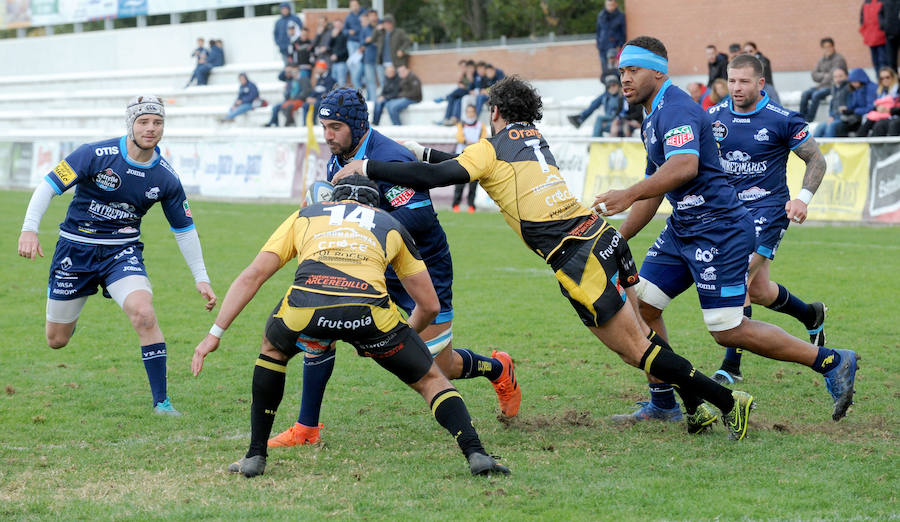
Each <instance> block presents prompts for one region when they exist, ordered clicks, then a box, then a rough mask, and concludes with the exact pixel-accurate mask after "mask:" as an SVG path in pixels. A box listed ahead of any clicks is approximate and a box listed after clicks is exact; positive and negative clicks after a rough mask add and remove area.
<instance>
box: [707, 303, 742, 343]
mask: <svg viewBox="0 0 900 522" xmlns="http://www.w3.org/2000/svg"><path fill="white" fill-rule="evenodd" d="M743 320H744V307H743V306H731V307H727V308H705V309H703V322H704V323H706V328H707V330H709V332H710V333H711V334H713V337H714V338H716V340H717V341H718V340H719V339H718V337H717V333H718V332H725V331H727V330H732V329H734V328H737V327H738V326H740V325H741V321H743Z"/></svg>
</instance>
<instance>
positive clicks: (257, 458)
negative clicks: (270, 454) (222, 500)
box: [228, 455, 266, 478]
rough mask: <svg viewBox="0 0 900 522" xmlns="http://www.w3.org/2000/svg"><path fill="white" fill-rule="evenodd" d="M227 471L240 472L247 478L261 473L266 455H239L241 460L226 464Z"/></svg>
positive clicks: (263, 469) (263, 471) (264, 469)
mask: <svg viewBox="0 0 900 522" xmlns="http://www.w3.org/2000/svg"><path fill="white" fill-rule="evenodd" d="M228 471H229V472H231V473H240V474H242V475H244V476H245V477H247V478H250V477H255V476H257V475H262V474H263V473H265V471H266V457H265V456H264V455H254V456H252V457H241V460H239V461H237V462H232V463H231V464H229V465H228Z"/></svg>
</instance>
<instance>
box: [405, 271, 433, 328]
mask: <svg viewBox="0 0 900 522" xmlns="http://www.w3.org/2000/svg"><path fill="white" fill-rule="evenodd" d="M400 284H402V285H403V289H404V290H406V293H408V294H409V296H410V297H412V300H413V301H415V303H416V307H415V308H413V311H412V314H410V316H409V325H410V326H411V327H412V328H413V329H414V330H415V331H417V332H419V333H421V332H422V330H424V329H425V328H427V327H428V325H430V324H431V321H434V318H435V317H437V315H438V313H439V312H440V311H441V304H440V302H439V301H438V297H437V293H436V292H435V290H434V284H432V282H431V276H430V275H428V271H427V270H423V271H422V272H419V273H417V274H413V275H411V276H407V277H404V278H403V279H401V280H400Z"/></svg>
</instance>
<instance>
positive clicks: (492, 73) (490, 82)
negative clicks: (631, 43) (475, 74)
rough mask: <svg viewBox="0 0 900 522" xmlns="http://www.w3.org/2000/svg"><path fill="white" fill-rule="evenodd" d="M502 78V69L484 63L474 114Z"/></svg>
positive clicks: (477, 112)
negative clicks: (482, 77)
mask: <svg viewBox="0 0 900 522" xmlns="http://www.w3.org/2000/svg"><path fill="white" fill-rule="evenodd" d="M610 50H612V49H610ZM503 78H506V73H504V72H503V69H497V68H496V67H494V66H493V65H491V64H486V65H485V66H484V79H482V80H481V88H480V89H479V91H478V96H477V97H476V98H475V113H476V114H481V108H482V107H484V102H486V101H488V98H489V97H490V92H491V87H493V86H494V84H495V83H497V82H499V81H500V80H502V79H503ZM617 80H618V78H617Z"/></svg>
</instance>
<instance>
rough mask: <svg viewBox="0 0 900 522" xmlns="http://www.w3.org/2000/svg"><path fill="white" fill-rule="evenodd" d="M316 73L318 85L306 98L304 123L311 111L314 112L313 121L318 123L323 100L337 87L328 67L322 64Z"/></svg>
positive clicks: (318, 66)
mask: <svg viewBox="0 0 900 522" xmlns="http://www.w3.org/2000/svg"><path fill="white" fill-rule="evenodd" d="M316 73H317V74H318V75H319V76H318V78H317V79H316V84H315V85H314V86H313V88H312V90H311V91H310V93H309V96H307V97H306V103H304V104H303V121H304V122H306V114H307V112H308V111H309V109H312V111H313V117H312V121H313V123H315V122H316V118H317V116H316V115H317V114H318V112H319V102H321V101H322V98H324V97H325V95H326V94H328V93H329V92H330V91H331V90H332V89H334V86H335V85H337V82H336V81H335V79H334V77H332V76H331V74H330V73H329V71H328V68H327V67H323V66H321V65H320V64H317V65H316Z"/></svg>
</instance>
